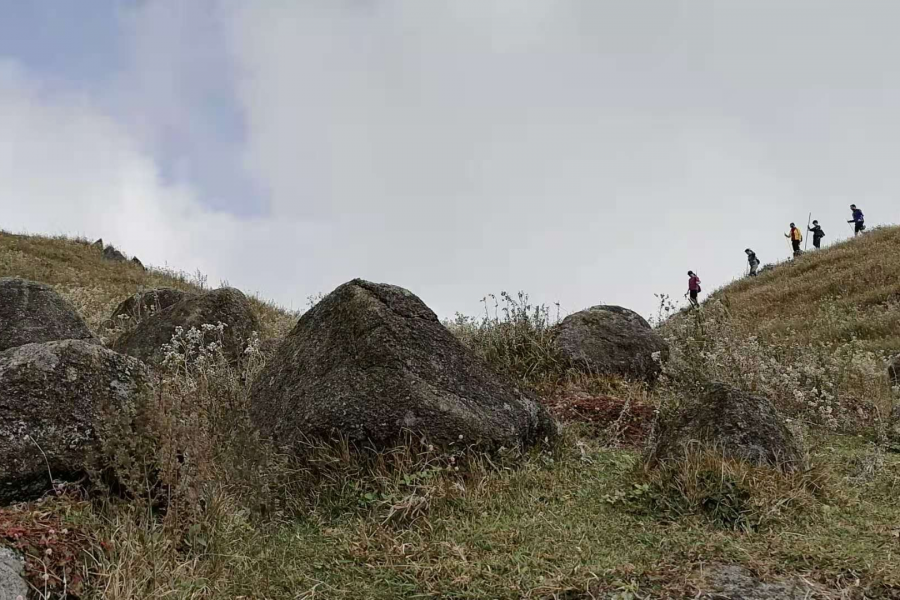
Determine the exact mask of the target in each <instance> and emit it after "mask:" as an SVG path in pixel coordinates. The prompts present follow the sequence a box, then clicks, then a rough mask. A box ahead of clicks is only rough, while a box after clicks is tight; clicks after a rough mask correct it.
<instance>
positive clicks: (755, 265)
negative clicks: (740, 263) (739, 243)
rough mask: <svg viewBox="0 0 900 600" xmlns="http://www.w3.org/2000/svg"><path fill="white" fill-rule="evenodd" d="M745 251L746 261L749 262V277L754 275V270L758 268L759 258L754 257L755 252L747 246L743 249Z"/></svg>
mask: <svg viewBox="0 0 900 600" xmlns="http://www.w3.org/2000/svg"><path fill="white" fill-rule="evenodd" d="M744 252H746V253H747V262H748V263H750V277H756V270H757V269H758V268H759V259H758V258H756V252H754V251H753V250H751V249H750V248H747V249H746V250H744Z"/></svg>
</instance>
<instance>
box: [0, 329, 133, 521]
mask: <svg viewBox="0 0 900 600" xmlns="http://www.w3.org/2000/svg"><path fill="white" fill-rule="evenodd" d="M0 389H2V390H3V393H2V394H0V504H8V503H10V502H21V501H27V500H31V499H34V498H36V497H39V496H40V495H41V494H43V493H44V492H46V491H47V490H50V489H52V484H51V481H50V475H49V474H50V473H52V475H53V479H54V480H62V481H74V480H77V479H79V478H81V477H82V476H83V475H84V474H85V473H86V472H88V471H89V470H90V469H91V468H92V467H97V468H99V467H100V465H101V463H102V462H103V459H102V458H101V457H102V453H103V451H102V447H103V444H105V443H106V442H107V441H109V440H112V439H113V436H114V435H115V432H116V431H119V430H120V428H121V427H123V423H124V428H125V430H126V431H130V423H131V421H132V419H133V414H134V411H135V410H136V407H137V406H138V401H139V398H140V395H141V394H142V393H144V392H145V391H146V389H147V376H146V368H145V367H144V366H143V365H142V364H141V363H140V361H138V360H135V359H133V358H129V357H126V356H122V355H121V354H116V353H115V352H113V351H111V350H108V349H106V348H104V347H102V346H99V345H96V344H91V343H88V342H85V341H82V340H65V341H61V342H46V343H43V344H27V345H25V346H19V347H18V348H12V349H10V350H6V351H4V352H0Z"/></svg>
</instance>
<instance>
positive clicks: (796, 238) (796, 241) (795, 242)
mask: <svg viewBox="0 0 900 600" xmlns="http://www.w3.org/2000/svg"><path fill="white" fill-rule="evenodd" d="M784 237H786V238H790V240H791V246H793V247H794V256H800V255H801V254H802V253H803V251H802V250H800V242H802V241H803V234H802V233H800V230H799V229H797V226H796V225H794V224H793V223H791V232H790V233H786V234H784Z"/></svg>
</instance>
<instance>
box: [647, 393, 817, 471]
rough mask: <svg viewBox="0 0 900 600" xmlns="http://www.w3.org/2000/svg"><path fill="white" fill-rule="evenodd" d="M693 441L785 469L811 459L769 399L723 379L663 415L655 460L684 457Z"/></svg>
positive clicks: (653, 451)
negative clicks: (745, 390)
mask: <svg viewBox="0 0 900 600" xmlns="http://www.w3.org/2000/svg"><path fill="white" fill-rule="evenodd" d="M691 447H694V448H710V449H715V451H716V452H721V453H722V454H723V455H724V456H726V457H729V458H733V459H738V460H745V461H748V462H752V463H755V464H760V465H763V464H767V465H771V466H775V467H779V468H781V469H783V470H793V469H797V468H801V467H802V466H803V465H804V463H805V460H804V452H803V448H802V446H801V444H800V443H799V441H798V440H797V439H796V437H795V436H794V434H793V433H792V432H791V430H790V429H788V427H787V426H786V425H785V421H784V419H783V418H782V416H781V415H780V414H779V413H778V411H777V410H776V409H775V406H773V405H772V403H771V402H770V401H769V400H768V399H766V398H764V397H762V396H754V395H752V394H748V393H747V392H743V391H741V390H738V389H735V388H732V387H730V386H727V385H725V384H720V383H717V384H713V385H712V386H711V387H710V388H709V389H708V390H707V391H706V393H705V394H704V396H703V397H702V398H700V399H698V400H697V401H696V402H692V403H690V404H689V405H688V406H686V407H685V408H682V409H681V410H679V411H677V412H676V413H675V414H673V415H670V416H668V417H662V418H660V420H659V423H658V424H657V431H656V443H655V445H654V447H653V448H652V449H651V452H650V464H651V465H652V464H656V463H658V462H660V461H666V460H673V459H679V458H681V457H683V456H684V454H685V452H686V450H687V449H688V448H691Z"/></svg>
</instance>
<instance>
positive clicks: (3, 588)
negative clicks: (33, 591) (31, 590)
mask: <svg viewBox="0 0 900 600" xmlns="http://www.w3.org/2000/svg"><path fill="white" fill-rule="evenodd" d="M27 597H28V582H26V581H25V561H24V560H23V559H22V556H21V555H19V554H18V553H16V552H13V551H12V550H10V549H8V548H4V547H3V546H0V600H24V599H25V598H27Z"/></svg>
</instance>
